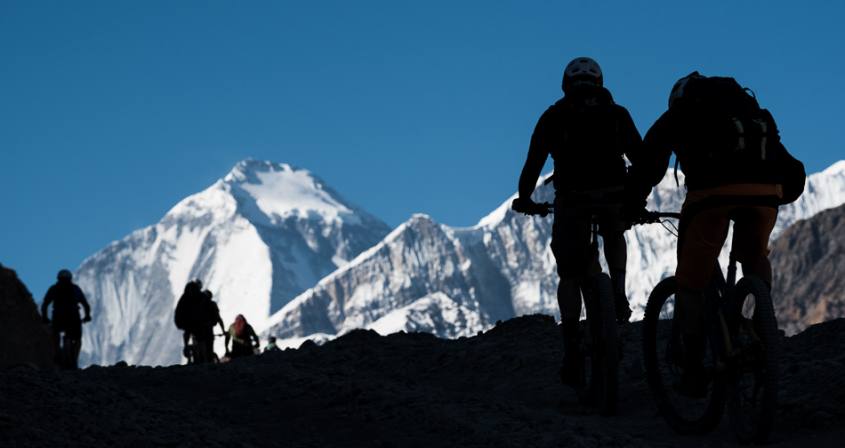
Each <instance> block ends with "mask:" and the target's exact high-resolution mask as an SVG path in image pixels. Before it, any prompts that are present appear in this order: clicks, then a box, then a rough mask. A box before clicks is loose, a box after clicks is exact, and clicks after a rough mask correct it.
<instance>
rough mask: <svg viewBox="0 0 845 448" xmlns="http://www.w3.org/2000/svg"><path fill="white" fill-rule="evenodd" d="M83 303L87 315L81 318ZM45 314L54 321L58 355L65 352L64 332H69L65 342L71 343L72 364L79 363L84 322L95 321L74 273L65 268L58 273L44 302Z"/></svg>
mask: <svg viewBox="0 0 845 448" xmlns="http://www.w3.org/2000/svg"><path fill="white" fill-rule="evenodd" d="M51 304H52V305H53V319H52V321H51V320H50V318H49V317H48V315H47V312H48V308H49V307H50V305H51ZM79 305H82V309H83V310H84V311H85V317H83V318H82V320H80V319H79ZM41 316H42V319H43V320H44V323H49V324H51V327H52V330H53V344H54V346H55V347H56V355H57V356H61V355H60V354H61V350H60V348H61V342H62V341H61V340H60V333H62V332H64V333H65V344H66V345H67V344H70V349H71V350H72V351H71V360H70V367H74V368H75V367H76V363H77V360H78V359H79V350H80V349H81V348H82V322H90V321H91V307H90V306H89V305H88V300H87V299H86V298H85V294H84V293H83V292H82V289H80V288H79V286H77V285H76V284H74V283H73V274H71V272H70V271H69V270H67V269H62V270H60V271H59V273H58V274H57V275H56V283H55V284H54V285H53V286H50V289H48V290H47V294H46V295H45V296H44V301H43V302H42V303H41Z"/></svg>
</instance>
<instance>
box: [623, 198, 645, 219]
mask: <svg viewBox="0 0 845 448" xmlns="http://www.w3.org/2000/svg"><path fill="white" fill-rule="evenodd" d="M645 207H646V201H645V200H644V199H639V198H633V197H628V198H625V202H624V203H623V204H622V219H624V220H625V222H627V223H635V222H637V221H638V220H639V219H640V218H641V217H642V216H644V215H645V214H646V212H647V210H646V208H645Z"/></svg>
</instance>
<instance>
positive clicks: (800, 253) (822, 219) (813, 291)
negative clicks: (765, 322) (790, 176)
mask: <svg viewBox="0 0 845 448" xmlns="http://www.w3.org/2000/svg"><path fill="white" fill-rule="evenodd" d="M843 259H845V205H841V206H839V207H836V208H833V209H830V210H825V211H823V212H821V213H819V214H817V215H815V216H813V217H812V218H810V219H807V220H803V221H798V222H796V223H795V224H793V225H792V226H791V227H789V229H787V230H786V231H785V232H784V233H783V234H782V235H781V236H780V237H779V238H778V239H777V240H775V242H774V244H773V245H772V254H771V260H772V268H773V270H774V279H773V285H772V290H773V291H774V297H773V300H774V303H775V313H776V314H777V317H778V324H779V326H780V328H781V329H783V330H784V331H786V333H787V334H788V335H792V334H796V333H798V332H800V331H802V330H804V329H805V328H807V327H808V326H810V325H813V324H817V323H820V322H824V321H828V320H831V319H835V318H839V317H845V264H843Z"/></svg>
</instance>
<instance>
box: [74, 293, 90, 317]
mask: <svg viewBox="0 0 845 448" xmlns="http://www.w3.org/2000/svg"><path fill="white" fill-rule="evenodd" d="M74 286H75V288H74V289H76V300H77V301H78V302H79V303H80V304H82V309H83V310H84V311H85V320H91V305H89V304H88V299H86V298H85V293H84V292H82V289H80V288H79V286H76V285H74Z"/></svg>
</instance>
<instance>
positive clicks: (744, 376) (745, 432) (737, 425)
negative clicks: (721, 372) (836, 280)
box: [728, 277, 779, 443]
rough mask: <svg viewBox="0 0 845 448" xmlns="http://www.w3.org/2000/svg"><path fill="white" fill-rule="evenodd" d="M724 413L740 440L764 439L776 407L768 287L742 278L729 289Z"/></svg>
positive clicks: (775, 335) (773, 321)
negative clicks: (730, 323)
mask: <svg viewBox="0 0 845 448" xmlns="http://www.w3.org/2000/svg"><path fill="white" fill-rule="evenodd" d="M732 297H733V301H732V302H729V303H730V305H731V307H732V310H731V312H732V317H733V318H734V319H736V322H735V324H734V325H733V328H732V332H731V333H732V334H731V335H732V342H733V353H731V354H730V358H731V366H732V369H731V373H732V377H731V389H730V393H731V396H730V400H729V402H728V416H729V418H730V421H731V425H732V426H733V429H734V433H735V434H736V437H737V439H738V440H739V442H740V443H750V442H755V443H764V442H766V441H767V439H768V437H769V433H770V432H771V430H772V425H773V422H774V417H775V411H776V408H777V393H778V362H777V360H778V338H779V335H778V331H777V320H776V319H775V312H774V307H773V306H772V298H771V295H770V293H769V288H768V287H767V286H766V284H765V283H763V281H762V280H760V279H758V278H754V277H745V278H743V279H742V280H740V281H739V282H738V283H737V285H736V288H735V289H734V294H733V296H732Z"/></svg>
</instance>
